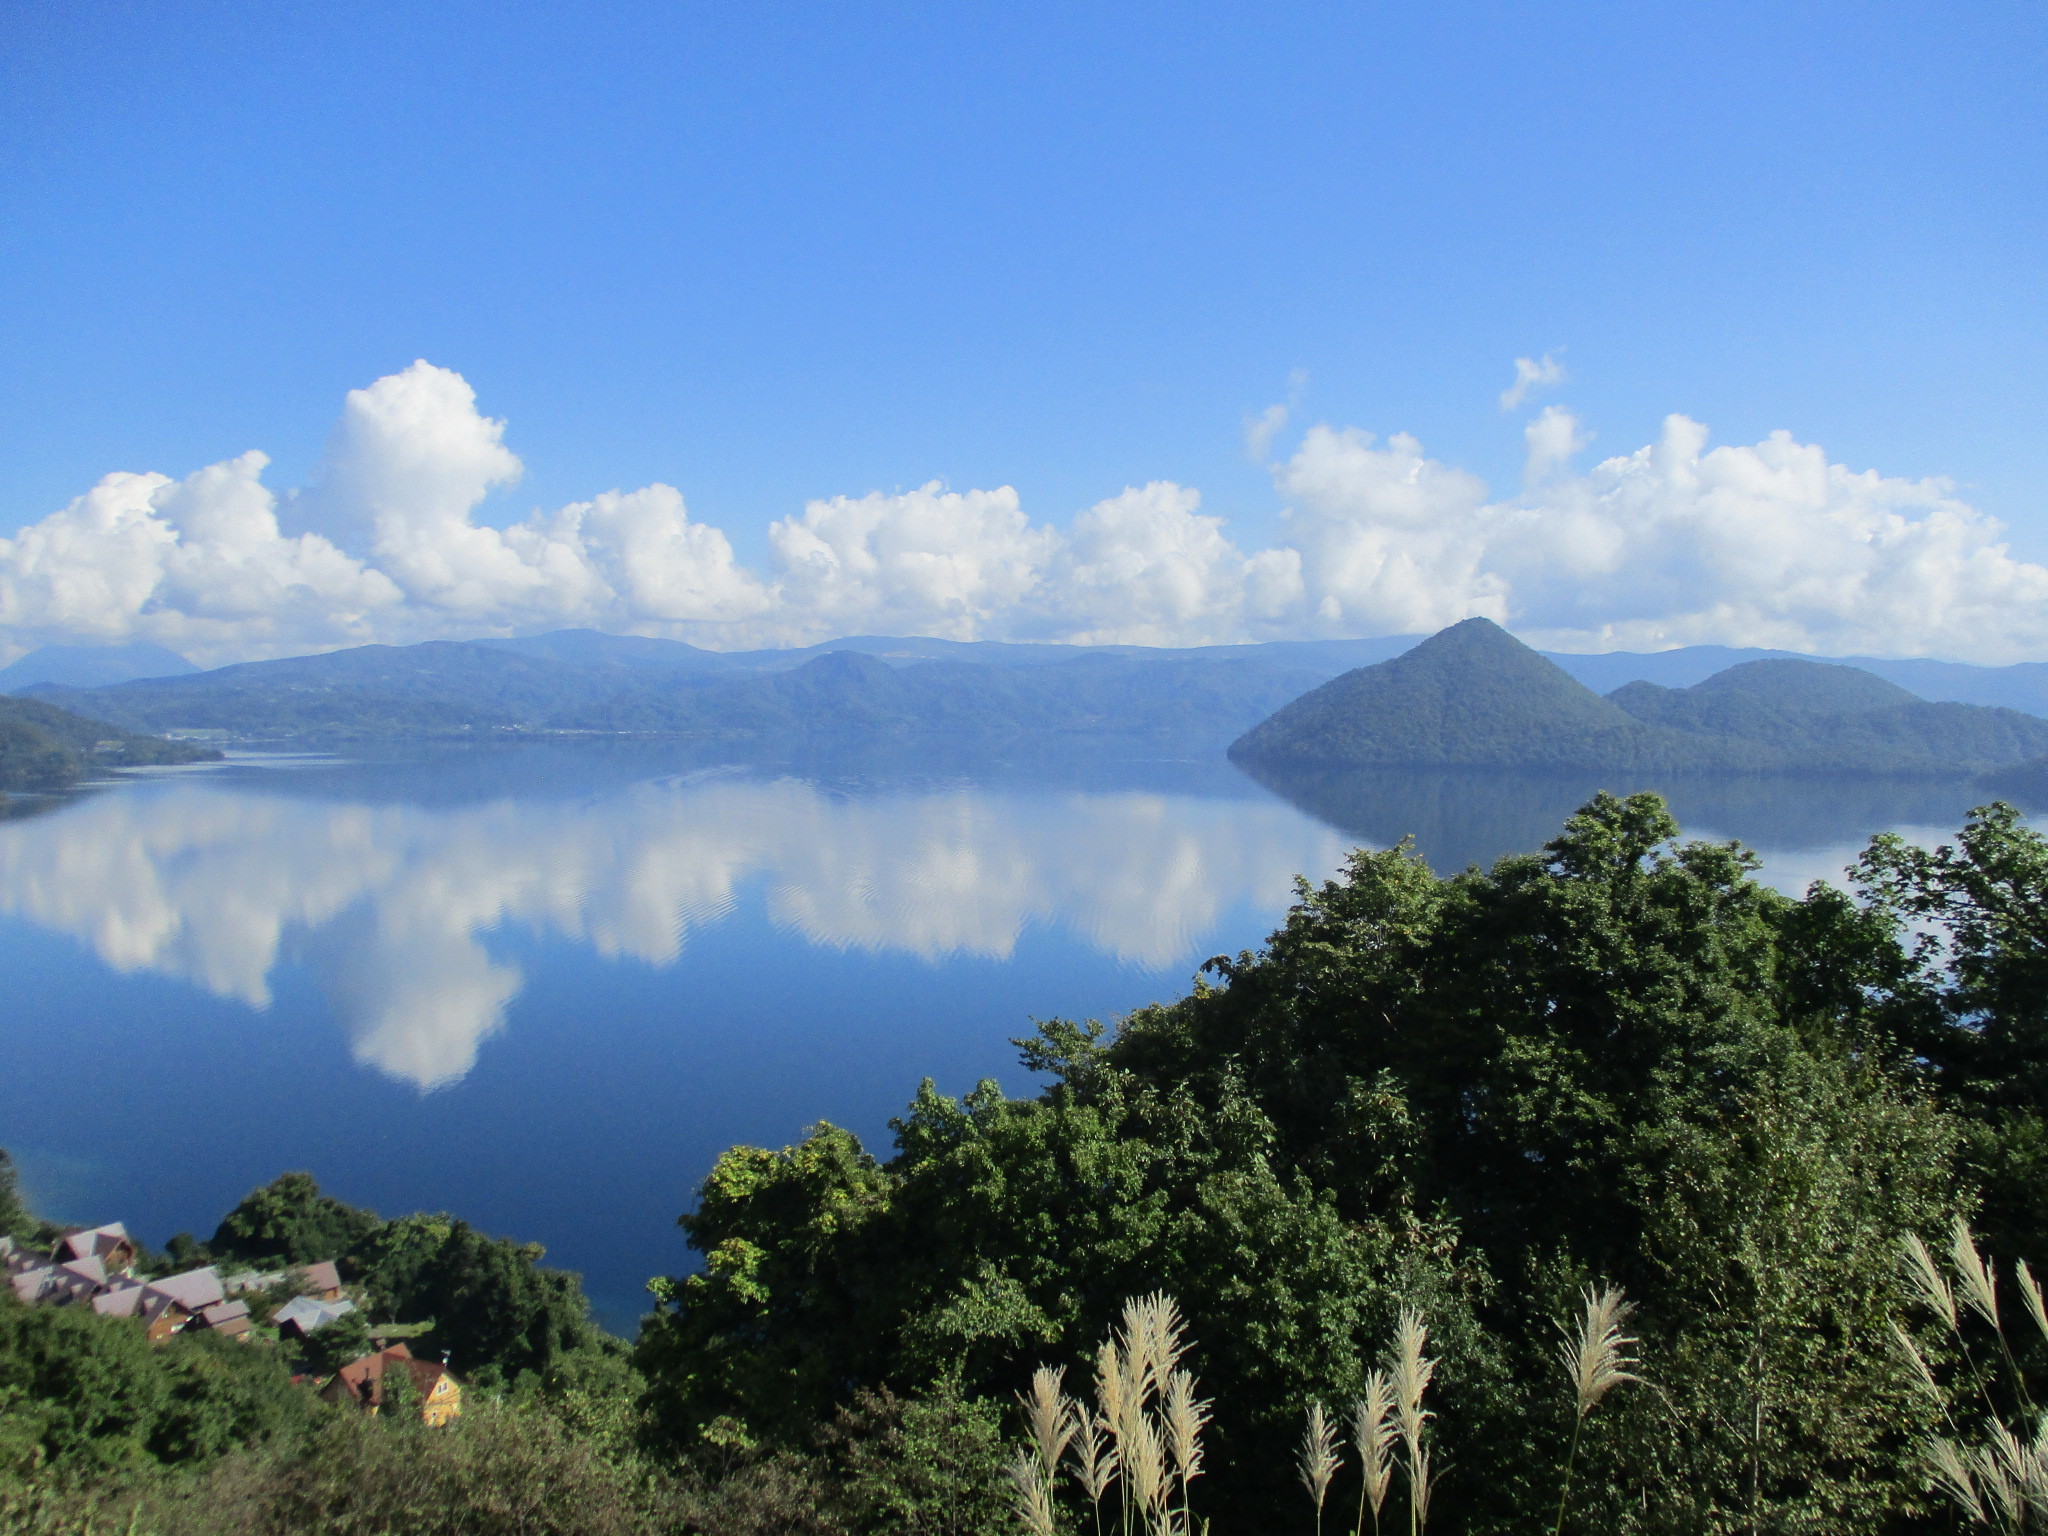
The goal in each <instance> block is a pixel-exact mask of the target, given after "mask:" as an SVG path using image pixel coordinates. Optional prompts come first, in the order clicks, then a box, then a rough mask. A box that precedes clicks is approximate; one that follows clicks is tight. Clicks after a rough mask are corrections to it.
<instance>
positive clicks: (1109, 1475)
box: [1073, 1414, 1116, 1505]
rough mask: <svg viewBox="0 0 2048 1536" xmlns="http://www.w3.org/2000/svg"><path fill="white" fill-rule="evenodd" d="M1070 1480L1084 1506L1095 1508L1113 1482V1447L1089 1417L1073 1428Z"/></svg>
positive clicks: (1114, 1461) (1098, 1423) (1114, 1462)
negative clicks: (1082, 1496)
mask: <svg viewBox="0 0 2048 1536" xmlns="http://www.w3.org/2000/svg"><path fill="white" fill-rule="evenodd" d="M1073 1477H1074V1481H1075V1482H1076V1483H1078V1484H1080V1487H1081V1491H1082V1492H1083V1493H1085V1494H1087V1495H1088V1502H1089V1503H1091V1504H1098V1505H1099V1504H1100V1503H1101V1502H1102V1496H1103V1495H1104V1494H1105V1493H1107V1492H1108V1491H1109V1485H1110V1483H1111V1482H1112V1481H1114V1480H1115V1478H1116V1447H1115V1446H1114V1445H1113V1444H1111V1443H1110V1442H1109V1441H1108V1440H1107V1439H1105V1438H1104V1437H1103V1433H1102V1421H1101V1420H1100V1419H1097V1418H1095V1417H1094V1416H1093V1415H1092V1414H1083V1415H1082V1416H1081V1422H1080V1423H1079V1424H1078V1425H1076V1426H1075V1431H1074V1468H1073Z"/></svg>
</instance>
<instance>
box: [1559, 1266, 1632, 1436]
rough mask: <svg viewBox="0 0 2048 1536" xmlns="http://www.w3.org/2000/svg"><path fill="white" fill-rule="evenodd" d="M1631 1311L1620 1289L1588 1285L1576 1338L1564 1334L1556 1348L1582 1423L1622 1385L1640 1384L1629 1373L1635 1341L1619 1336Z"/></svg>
mask: <svg viewBox="0 0 2048 1536" xmlns="http://www.w3.org/2000/svg"><path fill="white" fill-rule="evenodd" d="M1634 1311H1635V1306H1634V1305H1633V1304H1632V1303H1631V1302H1628V1301H1626V1300H1624V1299H1623V1297H1622V1292H1621V1288H1620V1287H1619V1286H1613V1285H1610V1286H1608V1287H1607V1288H1606V1289H1605V1290H1601V1291H1595V1290H1594V1289H1593V1288H1592V1287H1591V1286H1590V1285H1589V1286H1587V1287H1586V1290H1585V1312H1584V1314H1583V1316H1582V1317H1581V1318H1580V1320H1579V1331H1578V1334H1577V1336H1576V1337H1574V1336H1573V1335H1572V1334H1571V1333H1570V1332H1569V1331H1567V1332H1566V1334H1565V1337H1564V1340H1563V1342H1562V1343H1560V1344H1559V1345H1558V1347H1557V1356H1558V1359H1559V1360H1561V1361H1563V1362H1564V1368H1565V1372H1566V1374H1568V1375H1569V1376H1570V1377H1571V1379H1572V1390H1573V1391H1574V1392H1576V1393H1577V1395H1578V1407H1579V1417H1580V1418H1582V1419H1583V1418H1584V1417H1585V1416H1586V1415H1587V1414H1589V1413H1591V1412H1592V1411H1593V1410H1594V1409H1595V1408H1596V1407H1598V1406H1599V1404H1600V1399H1601V1398H1603V1397H1605V1396H1606V1395H1607V1394H1608V1393H1609V1392H1611V1391H1613V1390H1614V1389H1615V1388H1616V1387H1618V1386H1620V1385H1621V1384H1622V1383H1623V1382H1629V1381H1636V1382H1639V1381H1641V1380H1642V1377H1640V1376H1636V1375H1633V1374H1631V1373H1630V1371H1629V1369H1628V1368H1629V1367H1630V1366H1632V1365H1634V1364H1635V1363H1636V1359H1635V1356H1634V1355H1632V1354H1630V1353H1629V1351H1630V1349H1631V1348H1632V1347H1633V1346H1634V1345H1635V1343H1636V1342H1637V1341H1636V1340H1635V1339H1634V1338H1632V1337H1630V1336H1629V1335H1628V1334H1626V1333H1623V1332H1622V1329H1623V1328H1624V1327H1626V1326H1627V1324H1628V1319H1629V1314H1630V1313H1632V1312H1634Z"/></svg>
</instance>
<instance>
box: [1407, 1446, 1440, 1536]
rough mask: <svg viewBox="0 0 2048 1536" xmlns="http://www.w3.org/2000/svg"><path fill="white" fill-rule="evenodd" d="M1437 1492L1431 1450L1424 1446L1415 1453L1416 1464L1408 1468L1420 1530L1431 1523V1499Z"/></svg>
mask: <svg viewBox="0 0 2048 1536" xmlns="http://www.w3.org/2000/svg"><path fill="white" fill-rule="evenodd" d="M1435 1493H1436V1477H1435V1476H1434V1475H1433V1474H1432V1473H1431V1472H1430V1470H1429V1450H1428V1448H1427V1447H1424V1448H1422V1449H1420V1450H1418V1451H1417V1452H1416V1453H1415V1461H1414V1464H1413V1465H1412V1466H1410V1467H1409V1469H1408V1498H1409V1502H1410V1505H1411V1506H1412V1508H1413V1509H1414V1512H1415V1519H1414V1528H1415V1529H1416V1530H1417V1531H1418V1532H1419V1531H1421V1530H1422V1529H1423V1528H1424V1527H1425V1526H1427V1525H1428V1524H1429V1501H1430V1498H1431V1496H1432V1495H1434V1494H1435Z"/></svg>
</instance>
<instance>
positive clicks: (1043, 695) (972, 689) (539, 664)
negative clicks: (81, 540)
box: [0, 619, 2048, 774]
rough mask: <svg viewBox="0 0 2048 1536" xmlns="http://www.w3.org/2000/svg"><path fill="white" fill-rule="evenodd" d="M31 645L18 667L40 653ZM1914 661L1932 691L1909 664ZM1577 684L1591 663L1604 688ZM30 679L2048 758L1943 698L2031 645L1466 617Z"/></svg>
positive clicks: (1337, 746)
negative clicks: (1834, 655) (1874, 648)
mask: <svg viewBox="0 0 2048 1536" xmlns="http://www.w3.org/2000/svg"><path fill="white" fill-rule="evenodd" d="M41 654H42V653H38V654H37V655H36V656H31V657H27V658H24V659H23V661H22V662H18V663H17V664H16V667H15V668H14V669H10V670H13V671H17V672H20V671H27V672H31V673H33V672H35V671H36V670H37V668H36V667H35V666H31V665H30V664H31V663H36V662H37V661H38V656H40V655H41ZM166 655H168V653H166ZM132 659H133V660H134V661H135V662H136V664H140V665H161V664H162V662H163V658H161V657H139V658H132ZM57 660H58V661H59V662H63V663H64V664H65V665H73V664H74V659H73V658H69V657H60V658H57ZM170 660H171V661H172V662H176V661H178V660H180V658H176V657H171V658H170ZM1731 661H1732V663H1733V664H1732V665H1731V664H1730V663H1731ZM41 670H42V671H43V672H45V673H47V672H49V671H50V670H51V666H50V664H49V663H48V662H47V660H45V662H44V664H43V665H42V667H41ZM1881 670H1883V671H1891V672H1893V673H1895V674H1897V675H1898V680H1893V681H1887V680H1885V678H1884V677H1883V676H1881V675H1879V673H1880V671H1881ZM1908 677H1910V678H1912V679H1914V680H1915V681H1918V682H1920V683H1921V684H1922V688H1923V689H1924V690H1925V692H1926V693H1934V694H1937V695H1940V694H1944V693H1945V694H1946V695H1947V696H1948V697H1947V698H1946V699H1943V698H1940V697H1936V698H1929V697H1926V696H1925V694H1924V693H1922V692H1920V691H1917V690H1914V689H1911V688H1909V687H1908V686H1902V685H1901V682H1902V680H1903V679H1904V678H1908ZM7 680H8V679H6V678H4V677H0V681H7ZM1588 682H1592V683H1594V684H1596V685H1601V684H1604V685H1606V686H1605V690H1604V696H1603V693H1602V692H1601V691H1596V689H1595V688H1594V687H1589V686H1587V683H1588ZM24 691H25V692H27V693H28V694H30V695H32V696H34V697H37V698H41V699H44V700H46V701H48V702H51V703H55V704H61V705H63V706H64V707H66V708H68V709H71V710H74V711H76V712H78V713H80V714H82V715H86V716H90V717H91V718H93V719H96V720H104V721H108V722H111V723H112V724H114V725H116V726H118V727H120V728H121V729H123V730H125V731H129V732H138V733H161V732H173V733H179V734H185V733H202V734H206V735H212V736H218V737H220V738H222V739H228V740H236V741H243V742H250V743H268V744H274V745H292V744H298V745H340V744H347V743H361V742H368V741H379V740H400V739H456V740H477V739H496V738H501V737H507V736H515V737H516V736H530V735H537V734H539V735H549V734H569V735H584V734H592V735H607V736H620V735H644V736H659V737H674V738H684V739H688V740H692V741H696V742H699V743H704V744H707V745H709V746H713V747H718V748H720V749H730V750H733V751H745V752H760V751H770V752H781V751H789V750H801V749H805V748H808V747H816V746H820V745H831V744H847V743H858V744H862V745H873V744H877V743H889V742H894V743H899V744H900V743H947V744H956V745H960V746H963V747H969V748H977V749H986V748H994V749H998V750H1003V751H1014V750H1024V749H1026V748H1031V747H1037V746H1047V745H1052V744H1057V743H1058V742H1060V741H1074V740H1079V739H1088V740H1096V739H1114V740H1116V741H1118V742H1121V743H1123V744H1124V747H1125V748H1126V749H1135V750H1139V751H1148V752H1160V753H1168V754H1182V755H1198V756H1199V755H1203V754H1207V753H1211V752H1220V751H1221V750H1222V749H1223V748H1225V747H1226V746H1229V745H1230V744H1231V743H1233V742H1235V743H1236V745H1235V747H1234V748H1233V755H1234V756H1236V757H1237V758H1238V759H1239V760H1240V761H1242V762H1245V763H1247V764H1259V765H1263V766H1264V767H1266V768H1268V769H1271V768H1274V767H1276V766H1277V767H1291V768H1294V769H1332V768H1347V769H1356V768H1386V767H1402V768H1433V767H1463V768H1472V767H1486V768H1500V769H1511V770H1515V771H1530V770H1534V771H1542V772H1556V771H1581V770H1607V769H1629V770H1643V771H1656V772H1708V773H1712V772H1783V771H1793V770H1809V771H1828V772H1843V773H1880V774H1926V773H1949V774H1957V773H1962V774H1969V773H1979V772H1983V771H1987V770H1993V769H2009V768H2012V767H2014V766H2015V765H2017V764H2020V763H2023V762H2027V761H2029V760H2032V759H2036V758H2041V757H2044V756H2048V719H2042V718H2040V717H2039V716H2038V715H2036V714H2032V713H2023V712H2021V711H2019V710H2015V709H2012V708H2007V707H1991V706H1988V705H1984V704H1978V703H1962V702H1956V701H1955V699H1956V696H1957V695H1963V696H1974V697H1975V698H1977V699H1993V700H1997V701H2000V702H2001V703H2012V702H2024V703H2027V704H2036V705H2037V706H2038V707H2039V708H2040V709H2041V710H2042V711H2043V712H2044V713H2048V666H2040V665H2037V664H2029V665H2025V666H2019V667H2008V668H1982V667H1969V666H1963V665H1961V664H1954V663H1941V662H1931V661H1909V662H1891V663H1870V664H1868V665H1867V666H1866V667H1863V668H1856V667H1850V666H1846V665H1841V664H1833V663H1823V662H1817V661H1814V660H1812V659H1810V658H1800V657H1787V656H1777V655H1773V654H1771V653H1761V652H1740V651H1726V650H1722V649H1720V648H1715V647H1695V648H1691V649H1689V650H1684V651H1673V652H1664V653H1659V654H1654V655H1646V656H1645V655H1629V654H1622V653H1617V654H1609V655H1600V656H1546V655H1544V654H1542V653H1538V652H1536V651H1534V650H1531V649H1530V648H1529V647H1527V646H1524V645H1522V644H1521V643H1520V642H1519V641H1517V640H1515V639H1514V638H1513V637H1512V636H1510V635H1508V634H1507V633H1506V632H1505V631H1504V630H1502V629H1500V628H1499V627H1498V626H1496V625H1494V624H1492V623H1490V622H1488V621H1486V620H1483V619H1473V620H1467V621H1465V622H1464V623H1462V624H1458V625H1454V626H1452V627H1451V628H1450V629H1447V630H1445V631H1443V632H1441V633H1440V634H1438V635H1436V636H1434V637H1431V638H1429V639H1427V640H1424V641H1422V642H1421V643H1419V644H1418V643H1416V641H1415V638H1414V637H1409V636H1395V637H1385V638H1380V639H1373V640H1349V641H1301V642H1273V643H1268V644H1264V645H1240V646H1210V647H1202V648H1197V649H1187V650H1159V649H1149V648H1144V647H1137V646H1101V647H1071V646H1056V645H1017V644H1004V643H998V642H970V643H963V642H954V641H944V640H931V639H915V638H909V639H906V638H891V637H876V636H857V637H853V638H849V639H846V640H840V641H835V642H832V643H831V644H829V645H823V646H815V647H810V648H807V649H802V650H775V651H754V652H737V653H734V652H714V651H706V650H700V649H698V648H696V647H693V646H690V645H686V644H683V643H681V642H679V641H673V640H657V639H647V638H641V637H635V636H621V635H607V634H601V633H598V632H595V631H590V630H566V631H559V632H556V633H553V634H546V635H537V636H531V637H524V638H519V639H509V640H479V641H431V642H426V643H423V644H419V645H412V646H363V647H358V648H355V649H351V650H342V651H332V652H327V653H323V654H320V655H314V656H302V657H294V658H288V659H284V660H277V661H262V662H248V663H242V664H238V665H233V666H227V667H221V668H217V669H215V670H213V671H209V672H186V673H184V674H181V675H157V676H151V677H142V678H131V679H128V680H125V681H121V682H116V683H109V684H102V685H100V686H96V687H79V686H66V685H65V684H64V683H63V682H61V681H58V680H56V679H54V678H53V679H50V680H45V681H38V682H34V683H31V684H29V685H28V686H27V687H26V689H25V690H24Z"/></svg>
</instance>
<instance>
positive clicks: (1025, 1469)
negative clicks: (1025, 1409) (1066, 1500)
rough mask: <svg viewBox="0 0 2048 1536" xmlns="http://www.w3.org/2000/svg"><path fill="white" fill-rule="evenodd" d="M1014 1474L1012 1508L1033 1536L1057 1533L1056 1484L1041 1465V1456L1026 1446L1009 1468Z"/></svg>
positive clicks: (1046, 1535) (1011, 1478) (1012, 1478)
mask: <svg viewBox="0 0 2048 1536" xmlns="http://www.w3.org/2000/svg"><path fill="white" fill-rule="evenodd" d="M1004 1470H1006V1471H1007V1472H1008V1473H1009V1474H1010V1508H1011V1509H1012V1510H1014V1511H1015V1512H1016V1515H1017V1521H1018V1523H1019V1524H1020V1525H1022V1526H1023V1527H1024V1529H1025V1530H1027V1531H1029V1532H1030V1533H1031V1536H1056V1531H1057V1526H1056V1525H1055V1523H1054V1520H1053V1509H1052V1486H1051V1484H1050V1483H1049V1482H1048V1481H1047V1480H1046V1478H1045V1476H1044V1474H1043V1472H1042V1471H1041V1470H1040V1468H1039V1465H1038V1458H1037V1457H1036V1456H1034V1455H1033V1454H1032V1453H1031V1452H1030V1451H1027V1450H1025V1449H1024V1448H1023V1447H1022V1446H1019V1447H1018V1448H1017V1453H1016V1455H1015V1456H1014V1457H1012V1458H1011V1460H1010V1464H1009V1466H1008V1467H1007V1468H1005V1469H1004Z"/></svg>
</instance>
